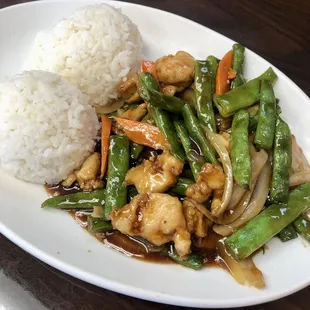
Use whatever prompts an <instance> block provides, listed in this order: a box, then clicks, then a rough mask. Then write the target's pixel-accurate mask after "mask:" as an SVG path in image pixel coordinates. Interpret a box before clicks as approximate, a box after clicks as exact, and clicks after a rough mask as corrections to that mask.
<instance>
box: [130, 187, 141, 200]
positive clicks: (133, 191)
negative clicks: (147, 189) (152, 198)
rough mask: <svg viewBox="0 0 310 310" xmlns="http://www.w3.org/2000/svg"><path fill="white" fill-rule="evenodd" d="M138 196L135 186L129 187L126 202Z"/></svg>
mask: <svg viewBox="0 0 310 310" xmlns="http://www.w3.org/2000/svg"><path fill="white" fill-rule="evenodd" d="M138 194H139V193H138V191H137V189H136V187H135V186H129V187H128V202H130V200H131V199H132V198H134V197H135V196H137V195H138Z"/></svg>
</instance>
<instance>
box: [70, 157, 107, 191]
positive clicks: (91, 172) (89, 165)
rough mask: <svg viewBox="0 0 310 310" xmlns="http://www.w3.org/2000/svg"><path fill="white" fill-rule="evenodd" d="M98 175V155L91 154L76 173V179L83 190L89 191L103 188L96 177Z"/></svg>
mask: <svg viewBox="0 0 310 310" xmlns="http://www.w3.org/2000/svg"><path fill="white" fill-rule="evenodd" d="M99 173H100V154H99V153H93V154H92V155H90V156H89V157H88V158H87V159H86V160H85V161H84V163H83V165H82V167H81V168H80V169H79V170H78V171H77V172H76V178H77V181H78V183H79V185H80V187H81V188H82V189H83V190H86V191H91V190H93V189H97V188H101V187H103V182H102V181H101V180H98V179H97V177H98V175H99Z"/></svg>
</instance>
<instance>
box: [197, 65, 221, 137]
mask: <svg viewBox="0 0 310 310" xmlns="http://www.w3.org/2000/svg"><path fill="white" fill-rule="evenodd" d="M208 71H209V69H208V66H207V61H203V60H196V61H195V79H194V89H195V95H196V108H197V116H198V120H199V121H200V123H201V124H202V125H204V126H206V127H207V128H208V129H210V130H211V131H213V132H216V125H215V117H214V111H213V103H212V82H211V75H210V73H209V72H208Z"/></svg>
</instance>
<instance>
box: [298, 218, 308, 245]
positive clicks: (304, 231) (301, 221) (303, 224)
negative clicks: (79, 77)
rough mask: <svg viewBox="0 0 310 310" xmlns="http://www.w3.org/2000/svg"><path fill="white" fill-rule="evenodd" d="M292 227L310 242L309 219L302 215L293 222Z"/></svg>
mask: <svg viewBox="0 0 310 310" xmlns="http://www.w3.org/2000/svg"><path fill="white" fill-rule="evenodd" d="M294 226H295V228H296V229H297V231H298V232H299V233H300V234H301V235H302V236H303V237H304V238H305V239H306V240H307V241H309V242H310V220H309V218H308V217H307V216H306V215H304V214H302V215H300V216H299V217H298V218H297V219H296V220H295V221H294Z"/></svg>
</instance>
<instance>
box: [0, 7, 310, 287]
mask: <svg viewBox="0 0 310 310" xmlns="http://www.w3.org/2000/svg"><path fill="white" fill-rule="evenodd" d="M112 15H113V16H114V17H113V18H112V17H111V16H112ZM87 16H94V17H93V18H94V19H97V20H96V22H94V20H92V23H97V26H98V29H103V30H102V31H97V30H96V29H95V28H94V27H82V28H81V25H82V24H83V23H84V22H85V20H87V18H88V17H87ZM103 16H104V18H107V19H111V20H112V21H113V20H114V19H115V20H116V21H115V22H116V24H117V25H118V24H119V23H118V21H117V20H118V18H119V19H120V20H121V21H120V22H122V23H123V24H124V27H115V29H118V30H117V31H120V32H121V33H120V36H119V38H118V40H116V41H113V40H112V41H111V42H112V43H111V42H110V43H111V44H110V43H109V44H105V45H104V44H102V45H100V46H101V47H100V48H94V49H93V50H92V53H93V54H94V55H95V56H94V62H92V61H89V60H88V59H84V57H86V56H85V55H86V54H87V53H82V55H78V57H77V58H76V57H73V56H72V55H68V53H69V51H71V45H70V48H69V46H68V44H71V43H70V42H73V41H74V40H78V42H79V49H77V50H76V53H79V52H80V51H82V52H83V49H85V50H87V49H89V46H97V45H96V44H95V43H96V42H97V40H99V41H100V40H103V39H102V38H101V33H103V32H104V31H105V30H104V29H106V28H105V27H107V26H106V24H104V25H102V20H103V18H102V17H103ZM112 26H113V25H112ZM112 26H111V27H112ZM59 27H60V28H58V26H57V25H56V26H55V27H54V28H53V29H52V30H51V31H50V32H47V33H46V34H45V35H44V36H40V37H39V38H38V42H37V44H36V45H35V49H34V52H33V57H32V58H33V60H32V67H31V68H32V69H36V70H32V71H25V72H24V73H23V74H21V75H17V76H15V77H14V78H13V79H12V80H10V81H8V82H6V83H4V84H0V120H1V123H3V124H5V126H2V127H1V130H0V164H1V168H2V169H3V170H4V171H6V172H8V173H10V174H12V175H14V176H16V177H18V178H20V179H22V180H26V181H30V182H34V183H40V184H44V183H45V187H46V189H47V191H48V192H49V193H50V195H51V197H50V198H48V199H47V200H46V201H44V202H43V203H42V207H43V208H54V209H61V210H66V211H69V212H70V213H71V214H72V215H73V216H74V218H75V219H76V220H77V221H78V223H79V224H80V225H81V226H82V227H84V228H85V229H87V230H88V231H89V232H90V233H92V234H93V235H94V236H96V237H97V238H98V239H99V240H100V241H102V242H103V243H105V244H106V245H108V246H109V247H111V248H114V249H117V250H118V251H121V252H123V253H125V254H126V255H129V256H133V257H137V258H142V259H148V260H152V261H154V260H156V261H161V262H175V263H177V264H180V265H183V266H185V267H189V268H192V269H195V270H198V269H201V268H202V267H204V266H215V265H216V266H221V267H223V268H224V269H226V270H228V271H229V272H230V273H231V274H232V275H233V277H234V278H235V279H236V280H237V281H238V282H239V283H241V284H249V285H251V286H254V287H257V288H263V287H264V286H265V282H264V278H263V275H262V273H261V272H260V271H259V270H258V269H257V268H256V266H255V265H254V263H253V261H252V256H253V255H254V254H255V253H257V252H258V251H260V250H261V249H263V250H264V249H265V244H266V243H267V242H268V241H269V240H270V239H271V238H273V237H274V236H277V237H278V238H280V239H281V240H282V241H283V242H286V241H288V240H291V239H294V238H297V237H298V234H299V235H301V236H303V237H304V238H305V239H306V240H308V241H310V165H309V163H308V161H307V159H306V157H305V155H304V153H303V152H302V150H301V148H300V147H299V146H298V144H297V141H296V138H295V137H294V136H293V135H292V133H291V131H290V128H289V126H288V124H287V123H286V122H285V121H284V119H283V118H282V116H281V108H280V106H281V103H279V100H278V99H277V98H276V96H275V93H274V89H273V86H274V84H275V83H276V80H277V76H276V74H275V72H274V71H273V69H272V68H271V67H270V68H268V69H267V70H266V71H265V72H263V73H262V74H261V75H260V76H258V77H257V78H254V79H252V80H246V79H245V77H244V76H243V65H244V59H245V48H244V47H243V46H242V45H240V44H234V45H233V47H232V49H231V50H230V51H228V52H227V53H226V54H225V55H224V56H223V57H222V58H221V59H218V58H217V57H215V56H213V55H211V56H208V55H206V58H205V59H195V58H194V57H193V56H192V55H190V54H189V53H188V52H186V51H178V52H176V53H175V54H171V55H164V56H163V57H161V58H159V59H157V60H155V61H154V62H153V61H151V60H143V61H142V62H141V50H142V43H141V36H140V34H139V31H138V30H137V27H136V26H135V25H134V24H132V22H131V21H130V20H129V19H128V18H127V17H126V16H124V15H123V14H121V13H120V12H119V11H118V10H116V9H114V8H111V7H109V6H107V5H98V6H89V7H86V8H83V9H81V10H78V11H77V12H75V13H74V18H72V19H70V18H69V19H68V20H64V21H62V22H61V23H60V26H59ZM100 27H101V28H100ZM63 28H66V29H68V32H72V33H71V38H72V40H70V42H69V40H63V37H62V35H61V31H60V32H59V29H63ZM71 28H72V29H71ZM80 28H81V29H80ZM115 29H114V28H113V31H114V30H115ZM85 31H87V35H91V37H89V41H88V42H87V41H86V43H87V44H86V43H85V42H84V41H83V40H82V39H81V38H82V37H83V36H85ZM123 32H124V33H123ZM125 32H126V33H125ZM81 33H82V34H81ZM83 33H84V34H83ZM79 36H81V37H79ZM98 36H99V37H98ZM55 38H56V39H57V38H58V39H57V44H59V46H58V45H57V46H58V47H57V51H55V50H53V52H54V53H55V54H53V52H52V51H50V52H48V53H47V54H46V55H45V53H46V52H47V51H49V48H51V44H50V41H49V40H56V39H55ZM73 38H74V39H73ZM91 40H93V41H91ZM104 40H110V37H109V36H106V38H105V39H104ZM84 43H85V44H86V45H85V46H84V45H83V44H84ZM115 44H119V46H115ZM98 46H99V45H98ZM106 46H110V47H111V48H112V47H113V48H115V50H114V51H110V50H104V48H106ZM101 48H102V49H103V50H101ZM119 50H121V51H126V52H124V53H123V54H122V53H121V55H123V56H120V55H118V54H117V56H115V57H114V56H113V57H112V56H111V57H110V56H107V55H110V54H113V53H114V54H115V53H119V52H118V51H119ZM56 52H57V53H56ZM109 53H110V54H109ZM126 55H127V56H126ZM217 56H221V55H217ZM44 57H52V58H53V57H54V58H53V59H52V58H51V59H49V60H50V61H44ZM109 57H110V58H109ZM126 57H127V58H126ZM86 58H87V57H86ZM83 59H84V60H85V62H84V60H83ZM138 67H139V69H138ZM86 68H87V70H86ZM38 69H39V70H46V71H49V72H45V71H37V70H38ZM118 71H119V72H118ZM51 72H54V73H51ZM107 72H110V73H109V74H110V75H109V74H108V73H107ZM115 100H118V101H117V102H118V103H117V107H118V108H116V109H115V108H114V109H113V108H111V104H112V106H113V104H114V103H115ZM119 102H121V103H124V104H119ZM107 107H108V108H110V109H112V110H113V111H111V112H103V111H104V108H107ZM29 137H31V139H32V140H29ZM30 141H32V142H30ZM2 142H4V143H2ZM8 146H10V147H8Z"/></svg>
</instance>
